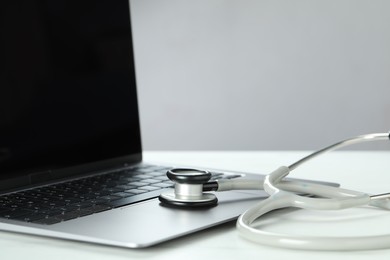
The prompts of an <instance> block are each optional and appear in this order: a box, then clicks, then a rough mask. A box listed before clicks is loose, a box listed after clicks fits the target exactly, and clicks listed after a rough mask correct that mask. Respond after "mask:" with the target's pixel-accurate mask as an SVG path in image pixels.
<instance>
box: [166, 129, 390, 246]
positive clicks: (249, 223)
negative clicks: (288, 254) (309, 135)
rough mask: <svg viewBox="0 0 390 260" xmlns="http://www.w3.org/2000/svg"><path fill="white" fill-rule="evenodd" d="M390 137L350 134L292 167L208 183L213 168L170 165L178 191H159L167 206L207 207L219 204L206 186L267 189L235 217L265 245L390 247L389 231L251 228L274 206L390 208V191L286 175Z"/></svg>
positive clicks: (239, 225)
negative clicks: (348, 233) (295, 232)
mask: <svg viewBox="0 0 390 260" xmlns="http://www.w3.org/2000/svg"><path fill="white" fill-rule="evenodd" d="M388 139H389V133H378V134H368V135H362V136H357V137H354V138H350V139H346V140H344V141H341V142H338V143H336V144H333V145H331V146H328V147H325V148H324V149H321V150H319V151H317V152H314V153H312V154H310V155H309V156H307V157H304V158H302V159H301V160H299V161H297V162H295V163H293V164H292V165H290V166H288V167H287V166H281V167H279V168H278V169H276V170H275V171H273V172H271V173H270V174H269V175H267V176H266V177H265V178H264V180H249V179H245V178H236V179H222V180H218V181H211V182H210V181H209V180H210V178H211V173H210V172H208V171H205V170H197V169H181V168H177V169H172V170H170V171H168V173H167V176H168V178H169V179H171V180H172V181H173V182H175V188H174V191H169V192H166V193H163V194H161V195H160V197H159V199H160V201H161V203H162V204H163V205H168V206H175V207H207V206H215V205H217V203H218V199H217V197H216V195H215V194H214V193H208V191H217V192H218V191H227V190H248V189H255V190H256V189H257V190H259V189H263V190H264V191H265V192H267V193H268V194H269V195H270V196H269V197H268V198H267V199H265V200H262V201H260V202H259V203H258V204H257V205H255V206H254V207H252V208H250V209H248V210H247V211H246V212H244V213H243V214H242V215H241V216H240V217H239V218H238V220H237V228H238V230H239V232H240V234H241V235H243V236H244V237H246V238H247V239H249V240H252V241H256V242H259V243H261V244H266V245H274V246H282V247H287V248H294V249H309V250H364V249H379V248H389V247H390V235H380V236H365V237H361V236H359V237H318V236H316V237H313V236H292V235H286V234H278V233H272V232H267V231H263V230H261V229H259V228H254V227H253V224H254V222H255V221H256V220H258V219H259V218H260V217H261V216H263V215H264V214H266V213H268V212H270V211H272V210H275V209H280V208H286V207H297V208H304V209H320V210H325V209H326V210H335V209H344V208H351V207H357V206H363V205H370V206H374V207H379V208H383V209H390V194H389V193H387V194H379V195H369V194H366V193H364V192H359V191H351V190H347V189H342V188H338V187H332V186H328V185H323V184H317V183H312V182H305V181H298V180H286V179H285V177H286V176H287V175H288V174H289V173H290V171H292V170H294V169H296V168H297V167H299V166H300V165H302V164H303V163H305V162H307V161H309V160H310V159H312V158H314V157H316V156H318V155H321V154H323V153H325V152H328V151H331V150H335V149H338V148H341V147H344V146H348V145H352V144H356V143H361V142H368V141H376V140H388ZM302 194H305V195H302ZM308 195H310V196H308Z"/></svg>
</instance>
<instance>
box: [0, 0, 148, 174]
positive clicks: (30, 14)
mask: <svg viewBox="0 0 390 260" xmlns="http://www.w3.org/2000/svg"><path fill="white" fill-rule="evenodd" d="M0 5H1V8H0V13H1V18H2V21H1V22H0V34H1V38H0V46H1V47H0V53H1V54H0V67H1V70H0V86H1V87H0V180H1V179H5V178H10V177H12V178H14V177H18V176H20V175H23V174H28V173H31V172H32V171H35V170H36V171H40V170H45V169H56V168H61V167H69V166H74V165H78V164H86V163H91V162H95V161H100V160H107V159H110V158H116V157H122V156H126V155H129V154H134V153H140V152H141V142H140V130H139V118H138V107H137V97H136V86H135V73H134V63H133V53H132V39H131V29H130V14H129V13H130V11H129V3H128V0H115V1H111V0H104V1H96V0H90V1H85V0H83V1H69V0H56V1H49V0H46V1H39V0H36V1H32V0H18V1H5V2H4V3H1V4H0Z"/></svg>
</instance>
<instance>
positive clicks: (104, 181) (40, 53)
mask: <svg viewBox="0 0 390 260" xmlns="http://www.w3.org/2000/svg"><path fill="white" fill-rule="evenodd" d="M129 14H130V12H129V3H128V0H116V1H109V0H104V1H96V0H93V1H92V0H91V1H69V0H57V1H31V0H24V1H23V0H20V1H7V3H3V4H2V15H3V17H2V20H3V21H2V23H3V24H2V27H1V28H2V29H1V33H2V37H1V40H0V41H1V46H2V50H1V52H2V58H1V59H0V63H1V67H2V68H3V69H2V70H1V71H0V75H1V76H0V80H1V90H0V229H1V230H3V231H11V232H19V233H27V234H35V235H40V236H48V237H53V238H61V239H71V240H77V241H84V242H92V243H100V244H105V245H113V246H120V247H128V248H140V247H148V246H152V245H155V244H158V243H161V242H164V241H167V240H170V239H174V238H177V237H180V236H183V235H187V234H190V233H193V232H197V231H200V230H202V229H206V228H209V227H212V226H215V225H218V224H221V223H225V222H228V221H231V220H234V219H236V218H237V217H238V216H239V214H241V213H242V212H243V211H244V210H245V209H247V208H248V207H249V206H251V205H253V204H254V203H255V202H256V201H257V200H258V198H261V197H264V196H265V194H264V193H263V192H261V191H257V192H256V191H254V192H244V191H236V192H224V193H221V194H219V196H218V198H219V205H218V206H216V207H212V208H203V209H196V210H194V209H180V208H169V207H164V206H162V205H161V204H160V202H159V200H158V199H157V196H158V195H159V194H160V193H161V192H163V191H166V190H167V189H170V188H171V187H172V183H171V182H170V181H169V180H168V179H167V177H166V175H165V173H166V171H167V170H168V169H170V168H171V167H173V166H171V165H153V164H148V163H144V162H143V161H142V149H141V138H140V126H139V118H138V105H137V93H136V81H135V72H134V61H133V49H132V38H131V25H130V15H129ZM151 76H153V75H151ZM222 172H223V171H213V173H214V175H213V176H214V177H213V178H221V177H222V178H224V177H232V176H233V175H234V176H236V175H237V173H229V172H226V173H224V175H222V176H221V174H220V173H222ZM239 175H240V176H250V174H241V173H240V174H239ZM251 177H256V178H261V176H251Z"/></svg>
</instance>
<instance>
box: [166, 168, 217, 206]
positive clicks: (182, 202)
mask: <svg viewBox="0 0 390 260" xmlns="http://www.w3.org/2000/svg"><path fill="white" fill-rule="evenodd" d="M167 177H168V178H169V179H170V180H171V181H173V182H174V183H175V189H174V191H168V192H164V193H162V194H161V195H160V196H159V200H160V202H161V204H162V205H164V206H174V207H212V206H215V205H217V203H218V199H217V197H216V196H215V195H214V194H211V193H204V192H203V184H204V183H207V182H208V181H209V180H210V178H211V173H210V172H208V171H204V170H198V169H188V168H175V169H171V170H169V171H168V172H167Z"/></svg>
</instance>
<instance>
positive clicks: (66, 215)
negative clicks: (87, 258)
mask: <svg viewBox="0 0 390 260" xmlns="http://www.w3.org/2000/svg"><path fill="white" fill-rule="evenodd" d="M169 169H170V168H167V167H161V166H155V165H142V166H136V167H132V168H125V169H121V170H115V171H112V172H108V173H104V174H100V175H95V176H92V177H86V178H82V179H77V180H73V181H69V182H64V183H58V184H53V185H49V186H43V187H39V188H34V189H31V190H25V191H21V192H16V193H11V194H6V195H1V196H0V218H7V219H13V220H19V221H25V222H32V223H37V224H45V225H50V224H55V223H59V222H63V221H67V220H71V219H75V218H78V217H82V216H87V215H91V214H94V213H98V212H102V211H106V210H110V209H114V208H118V207H122V206H126V205H129V204H132V203H136V202H140V201H143V200H147V199H150V198H155V197H157V196H158V195H160V193H161V190H162V189H166V188H171V187H173V183H172V182H171V181H170V180H169V179H168V178H167V177H166V172H167V170H169ZM212 176H213V177H212V179H214V180H215V179H220V178H233V177H237V176H236V175H234V176H233V175H224V174H223V173H212Z"/></svg>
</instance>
